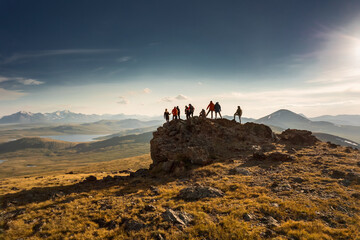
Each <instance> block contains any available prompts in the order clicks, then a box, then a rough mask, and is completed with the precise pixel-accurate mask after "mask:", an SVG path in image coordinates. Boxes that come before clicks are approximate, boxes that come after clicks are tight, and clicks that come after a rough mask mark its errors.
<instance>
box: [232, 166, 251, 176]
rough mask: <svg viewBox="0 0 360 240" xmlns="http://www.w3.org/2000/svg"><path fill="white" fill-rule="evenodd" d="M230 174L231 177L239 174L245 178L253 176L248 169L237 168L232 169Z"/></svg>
mask: <svg viewBox="0 0 360 240" xmlns="http://www.w3.org/2000/svg"><path fill="white" fill-rule="evenodd" d="M229 174H231V175H236V174H239V175H244V176H249V175H251V173H250V172H249V171H248V170H247V169H245V168H241V167H235V168H233V169H230V170H229Z"/></svg>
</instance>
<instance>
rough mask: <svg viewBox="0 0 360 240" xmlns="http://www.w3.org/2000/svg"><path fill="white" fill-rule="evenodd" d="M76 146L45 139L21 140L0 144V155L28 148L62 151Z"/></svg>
mask: <svg viewBox="0 0 360 240" xmlns="http://www.w3.org/2000/svg"><path fill="white" fill-rule="evenodd" d="M75 145H76V144H74V143H70V142H64V141H57V140H52V139H45V138H21V139H18V140H15V141H11V142H7V143H2V144H0V153H7V152H15V151H18V150H24V149H28V148H44V149H50V150H60V149H66V148H71V147H74V146H75Z"/></svg>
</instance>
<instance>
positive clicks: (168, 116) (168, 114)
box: [164, 108, 170, 122]
mask: <svg viewBox="0 0 360 240" xmlns="http://www.w3.org/2000/svg"><path fill="white" fill-rule="evenodd" d="M164 118H165V120H166V122H169V120H170V113H169V112H168V110H167V108H166V109H165V112H164Z"/></svg>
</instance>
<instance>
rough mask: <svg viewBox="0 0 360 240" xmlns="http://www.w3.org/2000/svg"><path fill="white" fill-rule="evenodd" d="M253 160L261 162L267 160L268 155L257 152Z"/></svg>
mask: <svg viewBox="0 0 360 240" xmlns="http://www.w3.org/2000/svg"><path fill="white" fill-rule="evenodd" d="M252 159H253V160H259V161H262V160H266V155H265V154H264V153H257V152H255V153H253V155H252Z"/></svg>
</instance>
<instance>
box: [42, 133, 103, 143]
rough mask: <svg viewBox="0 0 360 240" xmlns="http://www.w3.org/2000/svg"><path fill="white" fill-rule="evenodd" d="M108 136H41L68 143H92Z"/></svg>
mask: <svg viewBox="0 0 360 240" xmlns="http://www.w3.org/2000/svg"><path fill="white" fill-rule="evenodd" d="M107 135H108V134H105V135H104V134H101V135H86V134H71V135H56V136H40V137H42V138H51V139H54V140H60V141H66V142H91V141H95V138H98V137H103V136H107Z"/></svg>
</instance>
